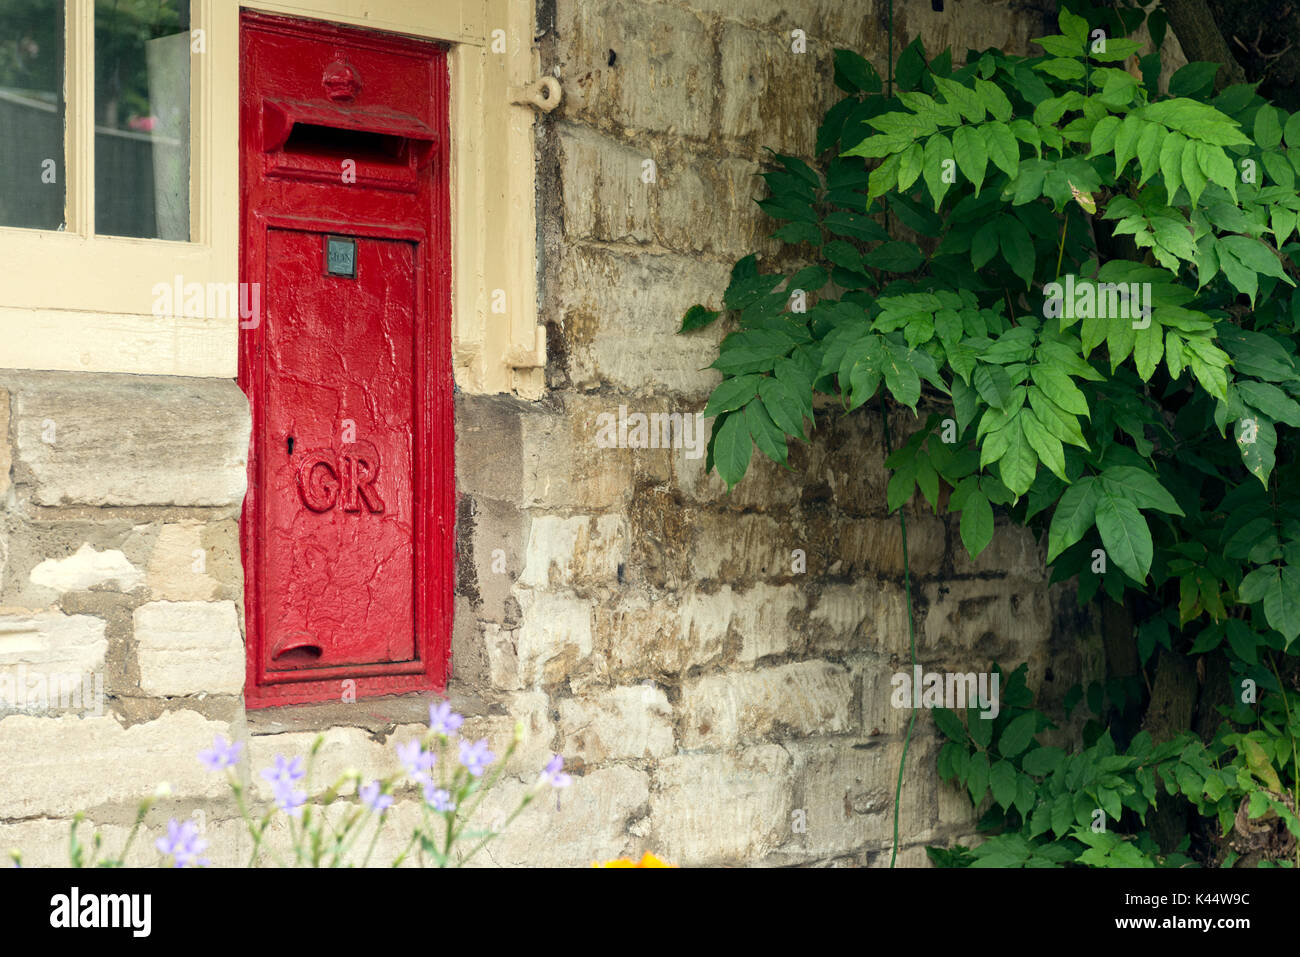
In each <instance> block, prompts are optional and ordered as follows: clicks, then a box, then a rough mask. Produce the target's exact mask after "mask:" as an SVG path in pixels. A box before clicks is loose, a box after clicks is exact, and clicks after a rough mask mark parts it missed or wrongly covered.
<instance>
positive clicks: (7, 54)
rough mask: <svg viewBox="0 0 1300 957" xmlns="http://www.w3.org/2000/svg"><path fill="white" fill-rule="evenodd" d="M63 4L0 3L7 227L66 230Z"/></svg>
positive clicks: (1, 159)
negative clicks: (64, 225) (64, 213)
mask: <svg viewBox="0 0 1300 957" xmlns="http://www.w3.org/2000/svg"><path fill="white" fill-rule="evenodd" d="M63 116H64V103H63V0H2V2H0V170H3V171H4V173H3V175H0V226H30V227H34V228H37V229H62V228H63V224H64V218H63V210H64V190H65V186H64V183H65V180H66V179H67V177H66V176H65V175H64V169H63Z"/></svg>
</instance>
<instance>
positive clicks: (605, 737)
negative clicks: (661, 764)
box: [560, 684, 673, 764]
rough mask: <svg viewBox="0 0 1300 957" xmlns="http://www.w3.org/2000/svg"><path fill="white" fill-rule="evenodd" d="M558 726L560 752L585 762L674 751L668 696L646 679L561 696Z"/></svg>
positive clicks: (642, 756)
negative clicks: (576, 695) (583, 696)
mask: <svg viewBox="0 0 1300 957" xmlns="http://www.w3.org/2000/svg"><path fill="white" fill-rule="evenodd" d="M560 732H561V734H562V735H563V736H564V738H563V740H564V745H563V747H564V751H563V754H564V756H565V757H566V758H568V759H572V758H580V759H581V760H582V761H584V762H585V763H587V764H602V763H604V762H605V761H610V760H618V759H620V758H622V759H632V760H636V759H640V758H660V757H663V756H664V755H667V754H671V753H672V752H673V727H672V709H671V708H670V707H669V704H668V697H667V696H666V695H665V694H664V692H663V691H662V690H660V689H659V688H656V687H654V686H653V685H650V684H642V685H631V686H623V687H618V688H611V689H610V690H609V691H606V692H604V693H602V694H599V695H597V696H595V697H592V698H589V699H586V700H582V699H578V698H565V699H563V700H562V701H561V702H560Z"/></svg>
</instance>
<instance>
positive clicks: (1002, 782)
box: [989, 761, 1016, 810]
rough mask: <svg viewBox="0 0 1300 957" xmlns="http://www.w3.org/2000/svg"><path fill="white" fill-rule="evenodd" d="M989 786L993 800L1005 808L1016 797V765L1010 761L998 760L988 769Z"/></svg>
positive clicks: (1009, 805)
mask: <svg viewBox="0 0 1300 957" xmlns="http://www.w3.org/2000/svg"><path fill="white" fill-rule="evenodd" d="M989 786H990V787H991V788H992V789H993V800H995V801H997V802H998V803H999V804H1001V805H1002V809H1003V810H1006V809H1007V808H1009V807H1011V802H1012V801H1014V800H1015V799H1016V767H1015V765H1014V764H1012V763H1011V762H1010V761H999V762H997V763H996V764H994V765H993V767H992V768H990V769H989Z"/></svg>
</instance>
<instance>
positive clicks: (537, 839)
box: [464, 765, 650, 867]
mask: <svg viewBox="0 0 1300 957" xmlns="http://www.w3.org/2000/svg"><path fill="white" fill-rule="evenodd" d="M533 786H534V785H533V783H532V782H531V781H529V782H527V783H525V782H519V781H514V780H510V779H507V780H503V781H501V782H500V783H499V784H498V785H497V786H496V787H494V788H493V789H492V790H491V791H489V792H488V794H487V797H486V798H484V800H483V805H482V807H481V808H480V809H479V813H478V814H477V815H476V816H475V818H474V820H475V821H477V822H480V823H481V824H483V825H485V826H489V827H493V828H494V829H496V828H498V827H500V826H501V825H503V824H504V823H505V819H506V817H507V816H509V814H510V813H511V812H512V811H513V810H514V809H515V808H516V807H518V805H519V801H520V799H521V798H522V797H523V795H524V793H526V792H527V791H528V789H530V788H532V787H533ZM649 797H650V778H649V775H647V774H646V772H644V771H638V770H635V769H633V768H629V767H624V766H621V765H613V766H611V767H607V768H600V769H598V770H594V771H589V772H588V773H586V774H581V775H574V776H573V781H572V783H571V784H570V786H569V787H567V788H564V789H562V790H559V791H551V790H543V791H542V792H541V794H540V795H539V796H538V798H537V799H536V800H535V801H533V803H532V805H531V806H529V807H527V808H525V809H524V811H523V813H522V814H520V815H519V817H518V818H516V819H515V821H514V822H513V823H512V824H511V825H510V826H509V828H507V829H506V831H505V833H504V834H503V835H502V836H501V837H499V838H497V839H496V840H494V841H492V842H491V843H489V844H488V845H487V846H486V847H485V848H484V849H483V851H482V852H481V853H480V855H479V856H478V857H476V858H474V859H473V860H472V861H471V862H470V863H471V864H478V865H491V864H498V865H505V866H511V867H520V866H527V865H534V866H535V865H537V864H540V863H542V862H545V863H546V864H548V865H550V866H553V867H590V866H591V864H592V863H593V862H595V861H604V860H609V859H610V858H614V857H622V856H626V855H628V854H630V853H633V849H634V848H637V849H638V850H637V851H636V854H637V856H638V857H639V856H640V851H639V849H640V848H641V847H642V846H643V842H642V841H641V840H640V838H638V837H637V836H636V835H635V833H634V832H635V830H636V829H637V828H636V824H637V822H639V821H641V820H642V819H643V818H644V817H645V815H646V811H647V805H648V801H649ZM471 846H472V845H471ZM646 849H649V848H648V847H646ZM464 850H465V851H468V850H470V847H468V846H467V847H465V848H464Z"/></svg>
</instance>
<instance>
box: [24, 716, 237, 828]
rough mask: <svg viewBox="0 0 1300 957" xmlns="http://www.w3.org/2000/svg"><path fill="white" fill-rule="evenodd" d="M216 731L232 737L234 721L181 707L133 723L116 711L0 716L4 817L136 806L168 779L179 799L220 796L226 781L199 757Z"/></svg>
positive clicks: (175, 795)
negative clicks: (124, 720) (5, 769)
mask: <svg viewBox="0 0 1300 957" xmlns="http://www.w3.org/2000/svg"><path fill="white" fill-rule="evenodd" d="M217 734H221V735H225V736H226V737H227V738H229V737H230V726H229V725H228V724H227V723H226V722H224V721H210V720H208V719H207V718H205V717H203V716H202V715H199V714H197V713H195V712H193V711H184V710H182V711H171V712H168V713H166V714H164V715H162V716H161V717H159V718H157V719H155V720H153V721H148V722H145V723H144V724H137V725H134V726H132V727H130V728H126V727H123V726H122V725H121V724H120V723H119V720H118V719H117V718H115V717H113V716H111V715H104V716H103V717H87V718H78V717H73V716H63V717H57V718H37V717H29V716H27V715H11V716H9V717H7V718H0V754H4V755H5V765H6V767H8V768H10V769H11V771H10V773H9V774H6V775H5V776H4V778H3V780H0V818H20V817H36V816H40V815H46V816H58V817H68V816H70V815H72V814H74V813H76V812H77V811H81V810H86V809H88V808H93V807H96V806H99V805H104V804H118V803H123V802H125V803H127V804H129V805H130V806H131V807H132V808H134V806H135V804H136V803H137V802H139V801H140V800H141V799H143V798H145V797H147V796H149V795H150V794H152V793H153V791H154V788H155V787H157V786H158V784H159V783H160V782H164V781H165V782H166V783H167V784H169V785H170V786H171V792H172V796H173V797H175V798H177V799H180V798H207V799H215V798H219V797H223V796H225V795H227V794H228V793H229V790H228V787H227V784H226V780H225V778H224V777H223V776H222V775H220V774H210V773H209V772H208V771H206V770H205V769H204V767H203V765H202V764H200V763H199V761H198V759H197V758H196V755H197V754H198V753H199V751H201V750H203V749H204V748H209V747H211V746H212V739H213V736H214V735H217Z"/></svg>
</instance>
